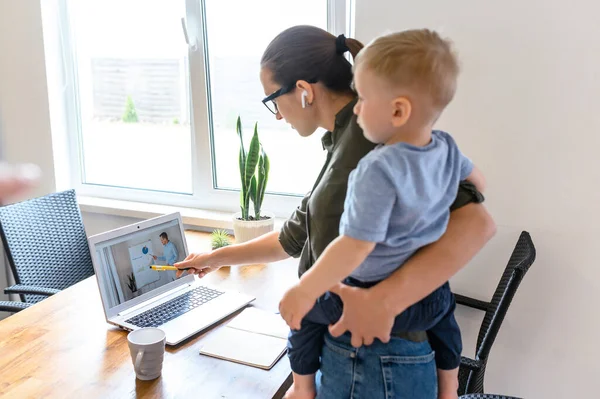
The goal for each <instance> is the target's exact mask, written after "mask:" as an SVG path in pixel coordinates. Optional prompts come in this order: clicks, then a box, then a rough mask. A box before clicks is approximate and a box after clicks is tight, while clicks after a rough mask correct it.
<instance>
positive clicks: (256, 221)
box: [233, 116, 275, 243]
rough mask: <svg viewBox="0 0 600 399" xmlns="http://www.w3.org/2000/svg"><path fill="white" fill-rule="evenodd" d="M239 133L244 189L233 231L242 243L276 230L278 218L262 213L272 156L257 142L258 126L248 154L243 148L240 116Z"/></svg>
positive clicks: (241, 192) (234, 218)
mask: <svg viewBox="0 0 600 399" xmlns="http://www.w3.org/2000/svg"><path fill="white" fill-rule="evenodd" d="M236 130H237V135H238V137H239V139H240V152H239V156H238V162H239V168H240V179H241V182H242V189H241V190H240V212H238V213H236V214H235V215H234V216H233V232H234V235H235V241H236V242H238V243H241V242H245V241H249V240H251V239H253V238H256V237H259V236H261V235H263V234H265V233H268V232H270V231H273V226H274V224H275V216H274V215H273V214H271V213H267V212H263V211H262V204H263V200H264V198H265V191H266V188H267V181H268V179H269V167H270V165H269V157H267V154H266V153H265V150H264V148H263V146H262V144H261V143H260V141H259V139H258V123H256V124H255V125H254V135H253V136H252V140H250V147H249V148H248V151H246V149H245V148H244V136H243V134H242V121H241V119H240V117H239V116H238V118H237V124H236ZM250 201H252V204H253V208H254V215H251V214H250Z"/></svg>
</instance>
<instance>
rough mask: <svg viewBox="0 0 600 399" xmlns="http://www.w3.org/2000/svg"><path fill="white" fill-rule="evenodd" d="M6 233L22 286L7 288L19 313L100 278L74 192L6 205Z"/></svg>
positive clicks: (2, 212) (1, 217)
mask: <svg viewBox="0 0 600 399" xmlns="http://www.w3.org/2000/svg"><path fill="white" fill-rule="evenodd" d="M0 235H1V236H2V243H3V244H4V250H5V252H6V256H7V258H8V263H9V264H10V267H11V269H12V272H13V276H14V277H15V282H16V284H15V285H13V286H12V287H8V288H6V289H5V290H4V293H6V294H19V295H20V298H21V301H22V302H7V301H2V302H0V310H4V311H11V312H17V311H20V310H23V309H25V308H27V307H29V306H31V305H33V304H35V303H37V302H39V301H41V300H43V299H45V298H47V297H48V296H50V295H53V294H56V293H58V292H60V291H61V290H63V289H65V288H67V287H69V286H71V285H73V284H75V283H78V282H79V281H81V280H84V279H86V278H88V277H90V276H92V275H93V274H94V268H93V266H92V258H91V256H90V251H89V247H88V242H87V236H86V234H85V229H84V227H83V221H82V219H81V213H80V211H79V206H78V205H77V197H76V196H75V191H74V190H68V191H63V192H60V193H54V194H50V195H47V196H44V197H40V198H35V199H31V200H27V201H23V202H20V203H17V204H12V205H7V206H3V207H0Z"/></svg>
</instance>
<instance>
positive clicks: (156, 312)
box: [125, 286, 223, 327]
mask: <svg viewBox="0 0 600 399" xmlns="http://www.w3.org/2000/svg"><path fill="white" fill-rule="evenodd" d="M222 294H223V292H222V291H217V290H212V289H210V288H206V287H202V286H200V287H198V288H196V289H194V290H192V291H188V292H186V293H185V294H182V295H179V296H177V297H175V298H173V299H171V300H170V301H169V302H165V303H163V304H161V305H159V306H157V307H155V308H152V309H149V310H147V311H145V312H144V313H140V314H139V315H137V316H134V317H132V318H131V319H128V320H125V322H127V323H130V324H133V325H134V326H138V327H158V326H160V325H163V324H165V323H166V322H168V321H171V320H173V319H174V318H176V317H179V316H181V315H182V314H184V313H186V312H189V311H190V310H194V309H195V308H197V307H198V306H201V305H204V304H205V303H206V302H208V301H211V300H213V299H215V298H216V297H218V296H219V295H222Z"/></svg>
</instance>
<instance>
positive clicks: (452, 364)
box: [427, 296, 462, 399]
mask: <svg viewBox="0 0 600 399" xmlns="http://www.w3.org/2000/svg"><path fill="white" fill-rule="evenodd" d="M455 308H456V303H455V302H454V296H452V302H451V306H450V308H449V309H448V311H447V312H446V314H445V315H444V317H443V318H442V319H441V320H440V321H439V322H438V323H437V324H436V325H435V326H433V327H432V328H431V329H429V330H427V336H428V337H429V343H430V344H431V348H432V349H433V350H434V351H435V352H436V356H435V361H436V365H437V367H438V392H439V399H457V398H458V394H457V392H458V368H459V366H460V354H461V352H462V340H461V336H460V328H459V327H458V323H457V322H456V319H455V318H454V309H455Z"/></svg>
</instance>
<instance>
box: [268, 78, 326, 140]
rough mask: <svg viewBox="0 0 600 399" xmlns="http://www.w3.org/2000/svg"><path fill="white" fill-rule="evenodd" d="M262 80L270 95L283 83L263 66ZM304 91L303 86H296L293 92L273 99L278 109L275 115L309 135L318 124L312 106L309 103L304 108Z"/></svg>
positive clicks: (303, 134)
mask: <svg viewBox="0 0 600 399" xmlns="http://www.w3.org/2000/svg"><path fill="white" fill-rule="evenodd" d="M260 82H261V83H262V86H263V89H264V91H265V96H269V95H271V94H273V93H274V92H275V91H277V90H279V89H280V88H281V85H279V84H277V83H275V82H274V81H273V73H272V72H271V70H270V69H268V68H261V70H260ZM302 91H303V90H302V89H301V88H298V87H296V88H295V89H294V90H292V91H291V92H289V93H286V94H283V95H281V96H279V97H277V98H276V99H275V100H273V101H274V102H275V103H276V104H277V109H278V112H277V114H275V117H276V118H277V120H281V119H284V120H285V121H286V122H287V123H289V124H290V125H291V126H292V128H293V129H294V130H296V131H297V132H298V134H299V135H300V136H302V137H308V136H310V135H311V134H313V133H314V132H315V130H317V128H318V125H317V122H316V118H315V116H314V110H313V109H311V106H310V105H308V104H307V107H306V108H302Z"/></svg>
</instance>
